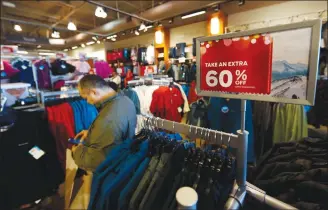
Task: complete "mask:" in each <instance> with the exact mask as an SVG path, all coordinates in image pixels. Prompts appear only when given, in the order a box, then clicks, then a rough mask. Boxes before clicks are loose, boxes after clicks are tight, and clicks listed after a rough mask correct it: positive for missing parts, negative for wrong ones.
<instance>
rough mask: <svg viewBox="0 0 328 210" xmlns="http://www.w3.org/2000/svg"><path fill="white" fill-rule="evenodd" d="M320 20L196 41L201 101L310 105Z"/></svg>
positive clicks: (314, 79)
mask: <svg viewBox="0 0 328 210" xmlns="http://www.w3.org/2000/svg"><path fill="white" fill-rule="evenodd" d="M320 36H321V20H312V21H307V22H302V23H293V24H288V25H283V26H275V27H269V28H263V29H257V30H251V31H244V32H238V33H232V34H224V35H220V36H213V37H202V38H198V39H197V42H196V47H197V49H196V52H197V68H198V69H197V91H198V95H201V96H214V97H223V98H238V99H249V100H258V101H270V102H282V103H293V104H304V105H313V104H314V95H315V94H314V93H315V87H316V77H317V69H318V56H319V47H320Z"/></svg>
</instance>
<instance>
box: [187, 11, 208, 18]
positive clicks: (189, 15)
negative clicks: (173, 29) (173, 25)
mask: <svg viewBox="0 0 328 210" xmlns="http://www.w3.org/2000/svg"><path fill="white" fill-rule="evenodd" d="M205 13H206V10H201V11H198V12H194V13H191V14H188V15H184V16H182V17H181V19H187V18H191V17H195V16H198V15H202V14H205Z"/></svg>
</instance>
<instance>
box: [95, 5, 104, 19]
mask: <svg viewBox="0 0 328 210" xmlns="http://www.w3.org/2000/svg"><path fill="white" fill-rule="evenodd" d="M95 16H96V17H100V18H106V17H107V13H106V12H105V10H104V8H102V7H97V9H96V11H95Z"/></svg>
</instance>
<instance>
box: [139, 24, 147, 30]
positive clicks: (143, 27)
mask: <svg viewBox="0 0 328 210" xmlns="http://www.w3.org/2000/svg"><path fill="white" fill-rule="evenodd" d="M145 28H146V25H145V24H144V23H141V25H140V27H139V31H142V30H145Z"/></svg>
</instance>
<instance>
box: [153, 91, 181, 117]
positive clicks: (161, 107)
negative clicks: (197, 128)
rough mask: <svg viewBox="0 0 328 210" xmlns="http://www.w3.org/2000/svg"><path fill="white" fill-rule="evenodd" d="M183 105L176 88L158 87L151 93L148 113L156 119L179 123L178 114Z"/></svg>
mask: <svg viewBox="0 0 328 210" xmlns="http://www.w3.org/2000/svg"><path fill="white" fill-rule="evenodd" d="M183 103H184V101H183V98H182V94H181V92H180V90H179V89H178V88H176V87H159V88H158V89H157V90H155V91H154V93H153V98H152V101H151V104H150V111H151V113H153V114H154V116H156V117H160V118H163V119H167V120H172V121H175V122H181V114H180V113H181V111H182V109H181V106H182V105H183ZM179 108H180V109H179Z"/></svg>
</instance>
